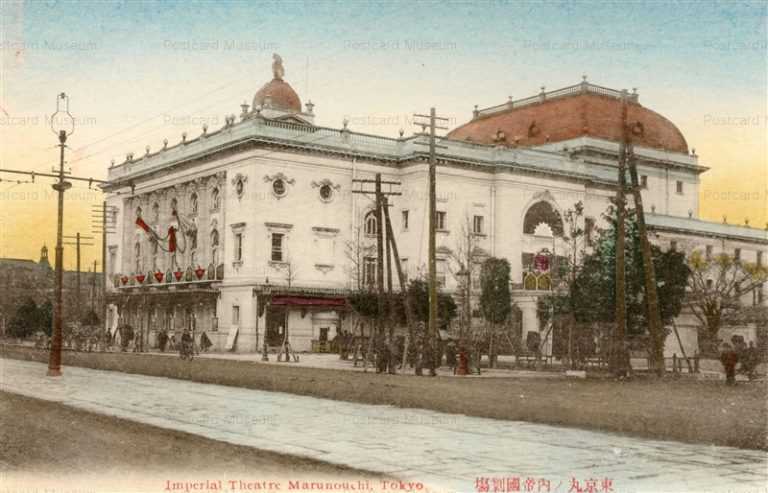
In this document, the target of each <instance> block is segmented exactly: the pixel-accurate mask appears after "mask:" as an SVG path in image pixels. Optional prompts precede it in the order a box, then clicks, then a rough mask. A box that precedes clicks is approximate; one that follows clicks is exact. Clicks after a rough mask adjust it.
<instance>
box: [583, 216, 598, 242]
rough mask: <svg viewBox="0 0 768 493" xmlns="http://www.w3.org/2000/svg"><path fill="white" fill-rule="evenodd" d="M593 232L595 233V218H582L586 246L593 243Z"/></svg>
mask: <svg viewBox="0 0 768 493" xmlns="http://www.w3.org/2000/svg"><path fill="white" fill-rule="evenodd" d="M594 234H595V218H594V217H586V218H584V241H585V242H586V244H587V245H588V246H592V245H593V244H594V238H593V237H594Z"/></svg>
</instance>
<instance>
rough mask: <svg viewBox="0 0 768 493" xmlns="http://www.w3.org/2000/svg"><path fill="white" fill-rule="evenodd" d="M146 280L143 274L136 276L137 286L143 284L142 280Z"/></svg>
mask: <svg viewBox="0 0 768 493" xmlns="http://www.w3.org/2000/svg"><path fill="white" fill-rule="evenodd" d="M146 278H147V276H145V275H144V274H139V275H137V276H136V281H137V282H138V283H139V284H142V283H143V282H144V279H146Z"/></svg>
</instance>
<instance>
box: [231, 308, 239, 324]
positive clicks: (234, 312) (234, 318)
mask: <svg viewBox="0 0 768 493" xmlns="http://www.w3.org/2000/svg"><path fill="white" fill-rule="evenodd" d="M239 324H240V307H239V306H238V305H232V325H239Z"/></svg>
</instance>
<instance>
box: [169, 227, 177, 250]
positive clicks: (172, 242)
mask: <svg viewBox="0 0 768 493" xmlns="http://www.w3.org/2000/svg"><path fill="white" fill-rule="evenodd" d="M168 251H169V252H175V251H176V228H174V227H173V226H171V227H170V228H168Z"/></svg>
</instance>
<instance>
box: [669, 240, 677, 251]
mask: <svg viewBox="0 0 768 493" xmlns="http://www.w3.org/2000/svg"><path fill="white" fill-rule="evenodd" d="M669 249H670V250H671V251H673V252H676V251H677V242H676V241H675V240H672V241H670V242H669Z"/></svg>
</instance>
